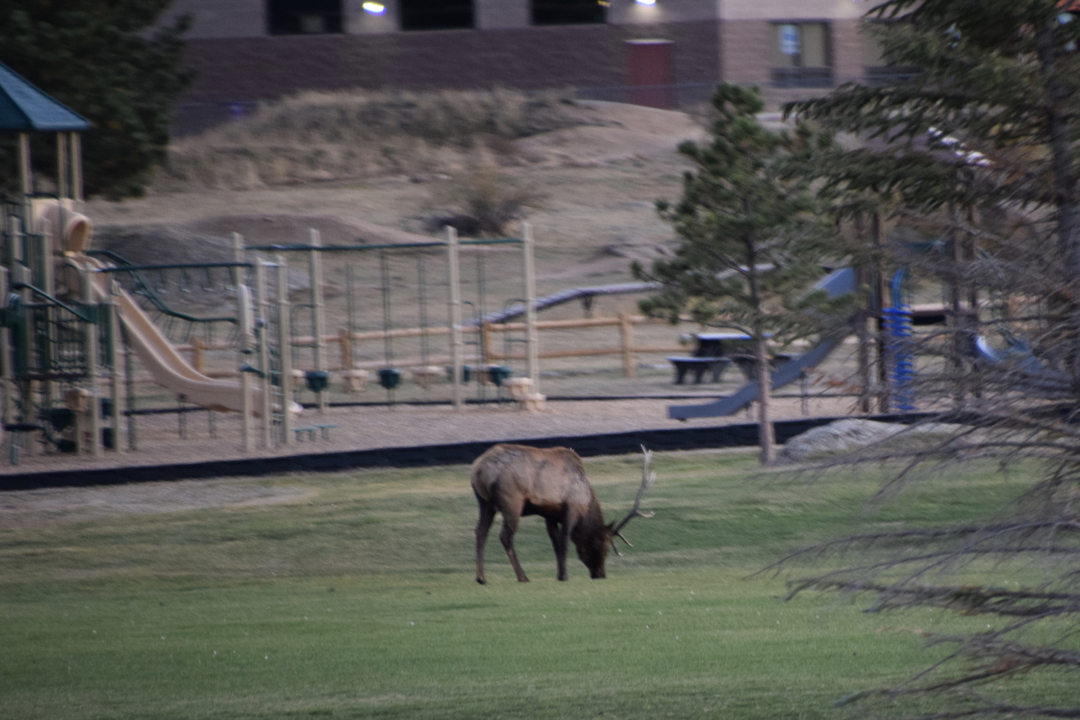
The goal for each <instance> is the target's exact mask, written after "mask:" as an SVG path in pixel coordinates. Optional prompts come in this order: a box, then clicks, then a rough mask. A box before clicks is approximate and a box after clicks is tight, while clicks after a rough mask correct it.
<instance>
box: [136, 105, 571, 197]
mask: <svg viewBox="0 0 1080 720" xmlns="http://www.w3.org/2000/svg"><path fill="white" fill-rule="evenodd" d="M569 102H570V100H569V95H568V94H567V93H565V92H563V93H558V92H549V93H545V94H542V95H538V96H526V95H525V94H523V93H521V92H518V91H514V90H506V89H495V90H490V91H442V92H431V93H399V92H375V91H351V92H334V93H331V92H317V91H308V92H302V93H298V94H296V95H293V96H290V97H286V98H284V99H282V100H280V101H278V102H275V103H271V104H266V105H264V106H262V107H260V108H259V109H258V111H256V112H255V113H254V114H252V115H250V116H248V117H246V118H243V119H241V120H238V121H236V122H233V123H229V124H227V125H223V126H220V127H217V128H213V129H211V130H209V131H207V132H206V133H203V134H202V135H199V136H195V137H190V138H182V139H180V140H178V141H176V142H175V143H174V144H173V145H172V147H170V149H169V161H168V164H167V166H166V167H165V168H163V169H162V171H161V173H160V174H159V176H158V179H157V187H158V188H159V189H162V190H183V189H187V188H190V187H192V186H199V187H212V188H233V189H250V188H254V187H260V186H266V185H271V186H272V185H287V184H293V183H301V182H310V181H313V180H347V179H357V178H365V177H373V176H377V175H385V174H409V175H411V174H417V173H431V172H457V171H460V170H462V169H463V168H466V167H467V166H468V164H469V160H468V157H469V155H470V153H472V152H473V151H474V150H475V149H477V148H486V149H490V150H491V151H493V152H494V153H495V154H496V155H497V156H498V157H500V158H501V159H502V160H503V161H506V162H512V156H513V140H515V139H517V138H522V137H527V136H529V135H535V134H537V133H541V132H547V131H551V130H557V129H561V128H565V127H572V126H574V125H577V124H580V123H581V120H579V119H576V118H574V117H573V116H572V114H571V113H568V112H567V108H568V103H569Z"/></svg>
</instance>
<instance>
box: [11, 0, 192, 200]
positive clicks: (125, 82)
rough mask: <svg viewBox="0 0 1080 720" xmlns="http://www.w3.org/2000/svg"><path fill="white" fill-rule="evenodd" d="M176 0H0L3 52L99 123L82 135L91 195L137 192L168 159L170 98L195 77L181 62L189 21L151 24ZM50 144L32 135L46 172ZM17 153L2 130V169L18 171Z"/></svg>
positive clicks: (17, 67)
mask: <svg viewBox="0 0 1080 720" xmlns="http://www.w3.org/2000/svg"><path fill="white" fill-rule="evenodd" d="M171 2H172V0H62V1H60V0H37V1H36V2H13V1H11V0H8V1H7V2H2V1H0V61H3V62H4V63H5V64H6V65H7V66H8V67H10V68H11V69H12V70H14V71H15V72H17V73H19V74H20V75H22V76H23V77H25V78H26V79H27V80H29V81H30V82H32V83H34V84H35V85H37V86H38V87H39V88H41V89H42V90H43V91H45V92H47V93H49V94H50V95H52V96H53V97H55V98H56V99H57V100H59V101H60V102H62V103H64V104H65V105H67V106H68V107H70V108H71V109H72V110H74V111H75V112H77V113H79V114H81V115H82V116H83V117H86V118H87V119H88V120H90V121H91V122H92V123H93V124H94V127H93V129H91V130H90V131H88V132H87V133H85V134H84V137H83V162H84V174H85V182H86V191H87V193H88V194H101V195H106V196H110V197H122V196H126V195H140V194H142V192H143V191H144V189H145V187H146V185H147V184H148V183H149V181H150V179H151V177H152V171H153V168H154V167H155V165H157V164H159V163H161V162H163V161H164V159H165V150H166V146H167V144H168V140H169V117H170V105H171V103H172V101H173V100H174V99H175V98H176V97H177V96H178V95H179V93H180V91H181V90H183V89H184V87H185V86H186V85H187V83H188V81H189V79H190V78H189V75H188V74H187V73H185V72H183V71H182V70H180V69H179V68H180V56H181V52H182V49H183V46H182V41H181V36H182V35H183V33H184V31H185V30H186V28H187V20H186V19H181V20H178V21H177V22H175V23H174V24H172V25H169V26H164V27H157V28H156V29H154V28H155V27H156V23H158V20H159V18H160V17H161V15H162V13H163V12H164V11H165V10H166V9H167V8H168V6H169V5H170V4H171ZM54 152H55V147H54V144H53V143H51V137H50V138H44V137H43V138H41V139H40V141H38V142H36V143H35V147H34V157H35V164H36V165H37V166H38V167H37V170H38V171H39V172H41V173H42V174H44V175H46V176H47V175H49V173H51V172H54V171H53V168H54V166H55V163H53V162H52V156H53V153H54ZM15 157H16V156H15V152H14V145H13V140H11V139H3V144H2V145H0V167H3V168H5V169H6V170H8V171H7V172H4V173H3V177H4V178H8V179H10V178H17V177H18V175H17V173H16V172H14V167H15V162H16V160H15ZM8 189H9V190H10V189H12V188H8Z"/></svg>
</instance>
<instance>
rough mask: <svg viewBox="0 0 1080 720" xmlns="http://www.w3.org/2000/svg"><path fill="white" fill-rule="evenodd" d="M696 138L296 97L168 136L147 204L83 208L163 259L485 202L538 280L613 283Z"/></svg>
mask: <svg viewBox="0 0 1080 720" xmlns="http://www.w3.org/2000/svg"><path fill="white" fill-rule="evenodd" d="M701 135H702V130H701V124H700V122H699V121H698V120H696V119H695V118H693V117H691V116H688V115H686V114H683V113H679V112H671V111H664V110H656V109H652V108H644V107H637V106H632V105H621V104H616V103H603V102H583V101H572V100H570V99H568V98H567V97H563V96H560V95H557V94H550V95H545V96H541V97H538V98H527V97H525V96H524V95H521V94H519V93H514V92H511V91H495V92H490V93H438V94H432V95H426V96H425V95H411V94H404V95H397V94H378V93H346V94H336V95H331V94H316V93H306V94H302V95H299V96H297V97H295V98H290V99H287V100H285V101H282V102H281V103H280V104H277V105H273V106H268V107H265V108H263V109H262V110H260V111H259V112H258V113H256V114H254V115H252V116H250V117H248V118H245V119H243V120H240V121H237V122H234V123H231V124H229V125H227V126H223V127H220V128H216V129H214V130H211V131H210V132H208V133H206V134H204V135H201V136H196V137H190V138H183V139H181V140H180V141H178V142H177V143H176V144H175V146H174V147H173V148H172V149H171V151H170V163H169V166H168V167H167V168H165V169H163V170H162V172H161V173H160V175H159V178H158V181H157V182H156V184H155V185H154V187H153V188H152V190H151V192H150V193H149V195H148V196H147V197H145V198H142V199H138V200H128V201H124V202H120V203H112V202H107V201H103V200H94V201H91V202H90V203H88V206H87V212H88V214H89V215H90V216H91V218H92V219H93V221H94V223H95V225H96V227H97V234H96V237H97V241H96V245H97V246H98V247H102V246H108V247H113V248H116V249H119V250H122V251H124V252H126V253H127V254H130V255H132V256H133V258H134V259H135V260H136V261H146V260H148V259H149V258H151V257H154V258H160V257H162V251H165V254H166V255H167V256H168V257H169V258H170V260H169V261H176V260H177V259H179V258H178V256H179V255H183V254H184V253H185V252H189V251H190V252H191V254H192V255H199V256H206V255H208V254H210V255H212V254H213V253H212V251H210V250H208V248H207V242H210V243H211V244H213V242H212V239H214V238H227V237H228V236H229V234H230V233H231V232H240V233H242V234H243V235H244V236H245V237H246V238H247V240H248V243H249V244H269V243H289V242H305V241H306V238H307V228H309V227H314V228H316V229H319V230H320V231H321V232H322V234H323V239H324V242H327V243H330V244H347V243H354V242H356V241H357V240H358V239H360V238H363V240H365V241H367V242H403V241H408V240H415V239H417V236H422V237H423V238H425V239H426V238H430V237H432V236H433V235H435V234H437V233H438V229H439V227H440V226H441V225H443V224H445V222H447V221H451V222H454V223H457V222H459V221H460V222H463V223H465V225H464V226H463V227H462V229H463V231H464V232H463V234H468V231H469V230H470V229H472V230H475V229H476V228H475V227H471V226H468V223H467V221H468V219H469V217H470V216H471V215H474V214H476V213H477V212H480V213H483V212H488V211H490V212H492V213H495V214H497V211H498V212H501V216H500V217H501V218H502V220H503V222H504V230H505V231H506V232H507V233H511V232H512V233H514V234H516V232H517V227H518V226H517V222H518V221H519V220H528V221H529V222H531V223H532V224H533V226H534V228H535V234H536V238H537V242H538V246H539V247H538V262H539V272H540V282H541V284H542V285H544V286H546V287H547V288H549V289H550V288H558V287H566V286H572V285H574V284H580V283H582V282H586V283H589V284H596V283H598V282H616V281H619V280H623V279H626V278H627V277H628V266H629V258H631V257H642V258H648V257H652V256H655V255H656V254H658V253H662V252H664V250H663V246H664V244H665V243H668V242H669V241H670V240H671V239H672V233H671V230H670V228H669V227H668V226H667V225H666V224H665V223H663V222H662V221H661V220H660V219H659V218H658V217H657V215H656V212H655V210H654V207H653V203H654V202H655V200H656V199H657V198H674V197H677V195H678V193H679V191H680V177H681V173H682V171H683V168H684V165H683V163H682V161H681V159H680V158H679V157H678V155H677V153H676V150H675V148H676V145H677V144H678V143H679V142H680V141H682V140H685V139H688V138H698V137H700V136H701ZM500 203H502V205H500ZM477 207H479V211H478V210H477ZM493 208H494V209H493ZM499 208H502V209H501V211H500V210H499ZM462 218H464V220H462ZM487 234H489V235H491V234H497V233H492V232H488V233H487ZM196 238H202V239H204V240H206V241H204V242H201V243H200V242H196V241H194V240H195V239H196ZM207 239H210V240H207ZM189 259H191V260H196V259H199V258H196V257H191V258H189Z"/></svg>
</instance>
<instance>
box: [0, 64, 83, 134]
mask: <svg viewBox="0 0 1080 720" xmlns="http://www.w3.org/2000/svg"><path fill="white" fill-rule="evenodd" d="M89 129H90V121H89V120H87V119H86V118H84V117H83V116H82V115H79V114H78V113H76V112H74V111H72V110H70V109H69V108H67V107H66V106H64V105H62V104H60V103H59V102H57V101H56V100H54V99H53V98H51V97H49V96H48V95H46V94H45V93H43V92H42V91H41V90H39V89H38V88H36V87H34V85H32V84H31V83H29V82H27V81H26V80H25V79H24V78H23V77H21V76H20V75H18V74H17V73H15V72H14V71H12V69H11V68H9V67H8V66H7V65H4V64H3V63H0V131H5V130H8V131H17V132H28V131H31V130H44V131H52V132H79V131H81V130H89Z"/></svg>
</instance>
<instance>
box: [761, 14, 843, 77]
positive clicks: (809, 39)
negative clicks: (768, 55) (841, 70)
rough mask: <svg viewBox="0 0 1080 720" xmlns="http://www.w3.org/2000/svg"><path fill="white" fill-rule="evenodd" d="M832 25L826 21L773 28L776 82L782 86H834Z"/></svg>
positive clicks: (773, 66)
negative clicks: (830, 39)
mask: <svg viewBox="0 0 1080 720" xmlns="http://www.w3.org/2000/svg"><path fill="white" fill-rule="evenodd" d="M829 55H830V53H829V26H828V24H827V23H823V22H799V23H776V24H774V25H773V27H772V81H773V84H774V85H777V86H779V87H831V86H832V84H833V77H832V75H833V74H832V60H831V58H830V57H829Z"/></svg>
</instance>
